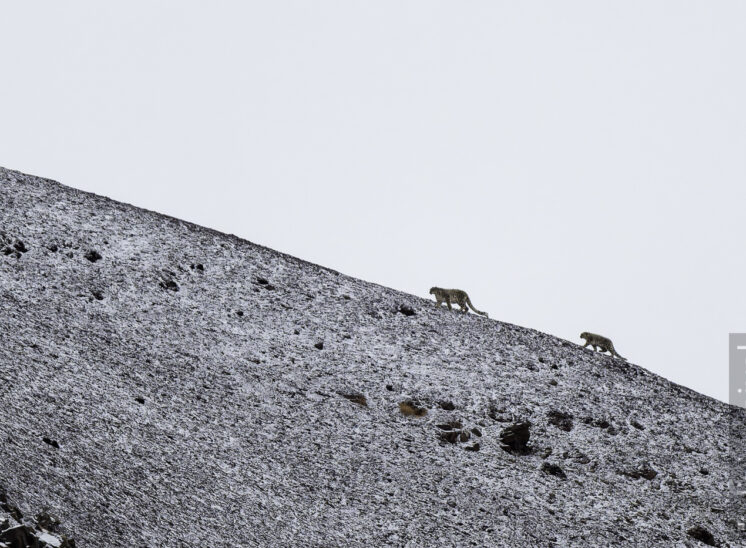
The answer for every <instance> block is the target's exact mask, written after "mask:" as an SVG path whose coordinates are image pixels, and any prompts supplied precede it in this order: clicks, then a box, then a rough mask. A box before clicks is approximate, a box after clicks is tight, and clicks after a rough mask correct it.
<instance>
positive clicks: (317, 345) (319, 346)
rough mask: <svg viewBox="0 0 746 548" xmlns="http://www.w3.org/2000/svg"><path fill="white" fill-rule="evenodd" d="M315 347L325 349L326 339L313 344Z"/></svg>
mask: <svg viewBox="0 0 746 548" xmlns="http://www.w3.org/2000/svg"><path fill="white" fill-rule="evenodd" d="M313 346H314V347H315V348H317V349H319V350H324V341H319V342H317V343H316V344H314V345H313Z"/></svg>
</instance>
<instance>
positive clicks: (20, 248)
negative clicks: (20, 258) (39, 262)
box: [13, 240, 28, 253]
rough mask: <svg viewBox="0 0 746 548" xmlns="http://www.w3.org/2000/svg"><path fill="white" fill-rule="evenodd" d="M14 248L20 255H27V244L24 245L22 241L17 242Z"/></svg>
mask: <svg viewBox="0 0 746 548" xmlns="http://www.w3.org/2000/svg"><path fill="white" fill-rule="evenodd" d="M13 247H14V248H15V250H16V251H18V252H19V253H26V252H27V251H28V248H27V247H26V244H24V243H23V242H22V241H21V240H16V241H15V243H14V244H13Z"/></svg>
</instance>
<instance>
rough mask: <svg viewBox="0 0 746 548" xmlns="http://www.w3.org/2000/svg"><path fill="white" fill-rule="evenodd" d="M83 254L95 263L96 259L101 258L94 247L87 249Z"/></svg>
mask: <svg viewBox="0 0 746 548" xmlns="http://www.w3.org/2000/svg"><path fill="white" fill-rule="evenodd" d="M83 256H84V257H85V258H86V259H88V260H89V261H91V262H92V263H95V262H96V261H100V260H101V259H103V257H102V256H101V254H100V253H99V252H98V251H96V250H95V249H89V250H88V251H86V254H85V255H83Z"/></svg>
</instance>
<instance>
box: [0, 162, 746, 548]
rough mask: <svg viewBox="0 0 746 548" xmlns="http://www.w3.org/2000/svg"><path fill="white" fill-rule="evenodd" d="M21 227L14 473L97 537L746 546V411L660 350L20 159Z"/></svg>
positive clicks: (10, 433)
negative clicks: (347, 263)
mask: <svg viewBox="0 0 746 548" xmlns="http://www.w3.org/2000/svg"><path fill="white" fill-rule="evenodd" d="M0 233H1V234H0V306H1V307H2V308H1V309H0V335H1V337H2V344H0V436H1V439H2V440H5V441H3V443H0V489H2V490H4V491H5V492H6V493H7V500H8V501H9V502H10V503H12V504H13V505H14V506H17V507H18V509H19V510H20V511H21V512H22V513H23V515H24V516H35V515H38V514H39V513H41V512H44V513H46V514H48V515H51V516H54V518H55V519H58V520H59V521H60V526H59V530H60V531H61V534H64V535H66V536H67V537H71V538H73V539H74V540H75V543H76V546H77V547H104V546H195V547H196V546H216V547H217V546H300V545H302V546H368V547H369V546H380V545H393V546H411V547H416V546H480V547H481V546H518V547H520V546H594V547H595V546H706V545H707V544H706V543H708V542H709V543H714V544H713V545H720V546H744V545H746V543H744V541H743V539H742V538H741V540H739V537H738V536H737V527H736V521H737V518H738V515H739V512H741V511H742V507H741V508H737V507H736V506H735V505H737V504H739V503H740V501H738V500H735V499H733V498H731V497H729V491H728V489H727V482H728V479H729V477H730V476H729V474H731V473H732V468H733V466H734V458H733V455H734V451H736V450H742V449H743V438H744V430H745V427H744V424H745V423H746V420H745V418H746V415H745V414H744V412H743V410H737V409H735V408H733V407H730V406H728V405H726V404H724V403H722V402H719V401H716V400H714V399H711V398H709V397H706V396H704V395H701V394H698V393H696V392H694V391H692V390H689V389H687V388H684V387H681V386H679V385H676V384H674V383H671V382H669V381H667V380H666V379H663V378H661V377H659V376H656V375H654V374H652V373H650V372H649V371H647V370H645V369H643V368H642V367H639V366H637V365H634V364H631V363H628V362H625V361H623V360H620V359H616V358H612V357H610V356H608V355H601V354H600V353H594V352H592V351H590V350H588V349H583V348H581V347H580V346H579V345H578V344H576V342H575V341H573V342H568V341H564V340H561V339H558V338H555V337H552V336H549V335H546V334H544V333H540V332H537V331H534V330H531V329H528V328H524V327H518V326H515V325H511V324H508V323H503V322H501V321H495V320H492V319H489V320H488V319H486V318H482V317H479V316H476V315H473V314H467V315H463V314H460V313H458V312H455V311H454V312H449V311H448V310H446V309H445V308H444V309H441V310H437V309H436V308H435V304H434V302H433V301H430V300H426V299H424V298H420V297H416V296H413V295H408V294H405V293H401V292H398V291H394V290H392V289H388V288H385V287H381V286H379V285H376V284H373V283H369V282H364V281H362V280H358V279H354V278H351V277H348V276H345V275H343V274H340V273H338V272H334V271H332V270H329V269H326V268H322V267H319V266H317V265H313V264H310V263H307V262H304V261H301V260H299V259H296V258H293V257H290V256H287V255H284V254H282V253H278V252H276V251H273V250H270V249H267V248H264V247H261V246H258V245H256V244H252V243H250V242H248V241H245V240H241V239H239V238H237V237H235V236H231V235H226V234H221V233H219V232H216V231H213V230H210V229H207V228H202V227H199V226H195V225H193V224H190V223H186V222H183V221H180V220H177V219H173V218H170V217H166V216H164V215H160V214H157V213H153V212H150V211H145V210H142V209H138V208H135V207H133V206H129V205H125V204H121V203H118V202H114V201H112V200H109V199H106V198H102V197H99V196H95V195H92V194H88V193H84V192H80V191H77V190H74V189H71V188H68V187H65V186H62V185H60V184H58V183H55V182H53V181H49V180H46V179H41V178H37V177H32V176H28V175H23V174H21V173H18V172H15V171H10V170H4V169H0ZM437 282H438V280H433V284H437ZM428 289H429V288H422V294H423V295H427V291H428ZM466 289H468V288H466ZM488 312H491V315H493V316H497V317H498V318H499V311H488ZM641 312H642V313H644V311H641ZM640 321H644V318H641V320H640ZM592 327H593V326H589V327H588V328H589V330H592ZM578 341H580V339H578ZM683 343H684V341H682V344H683ZM724 344H725V343H724ZM620 352H622V354H623V353H624V349H623V348H620ZM714 366H717V364H703V367H714ZM741 500H742V499H741ZM741 515H743V514H741ZM0 521H1V520H0Z"/></svg>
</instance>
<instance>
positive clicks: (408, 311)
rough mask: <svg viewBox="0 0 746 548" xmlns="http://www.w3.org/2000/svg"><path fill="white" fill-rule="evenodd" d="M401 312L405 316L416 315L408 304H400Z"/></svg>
mask: <svg viewBox="0 0 746 548" xmlns="http://www.w3.org/2000/svg"><path fill="white" fill-rule="evenodd" d="M399 312H401V313H402V314H404V315H405V316H414V314H415V312H414V308H412V307H411V306H409V305H407V304H400V305H399Z"/></svg>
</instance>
